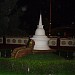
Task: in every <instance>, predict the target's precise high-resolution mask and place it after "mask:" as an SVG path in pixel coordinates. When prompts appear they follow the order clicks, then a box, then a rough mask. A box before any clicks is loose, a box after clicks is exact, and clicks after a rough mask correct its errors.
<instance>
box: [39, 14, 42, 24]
mask: <svg viewBox="0 0 75 75" xmlns="http://www.w3.org/2000/svg"><path fill="white" fill-rule="evenodd" d="M39 25H42V15H41V14H40V19H39Z"/></svg>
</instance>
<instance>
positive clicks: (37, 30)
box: [35, 28, 45, 35]
mask: <svg viewBox="0 0 75 75" xmlns="http://www.w3.org/2000/svg"><path fill="white" fill-rule="evenodd" d="M35 35H45V31H44V29H42V28H38V29H36V31H35Z"/></svg>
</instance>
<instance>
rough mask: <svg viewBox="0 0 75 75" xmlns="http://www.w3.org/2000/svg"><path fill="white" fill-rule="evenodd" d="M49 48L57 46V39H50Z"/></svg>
mask: <svg viewBox="0 0 75 75" xmlns="http://www.w3.org/2000/svg"><path fill="white" fill-rule="evenodd" d="M49 46H57V38H50V40H49Z"/></svg>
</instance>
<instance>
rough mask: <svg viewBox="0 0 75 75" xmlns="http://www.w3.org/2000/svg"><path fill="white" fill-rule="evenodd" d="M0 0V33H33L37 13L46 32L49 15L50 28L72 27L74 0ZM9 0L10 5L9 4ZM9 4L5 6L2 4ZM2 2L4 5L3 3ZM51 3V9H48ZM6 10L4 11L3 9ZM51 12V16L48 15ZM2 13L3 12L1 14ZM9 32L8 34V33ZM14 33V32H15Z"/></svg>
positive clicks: (73, 21) (74, 21) (74, 14)
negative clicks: (11, 0) (41, 18)
mask: <svg viewBox="0 0 75 75" xmlns="http://www.w3.org/2000/svg"><path fill="white" fill-rule="evenodd" d="M13 1H14V2H10V0H8V2H7V0H1V2H0V6H1V7H0V9H1V13H2V15H0V20H2V18H3V20H2V21H0V33H1V34H8V33H9V32H10V33H15V31H16V32H17V33H20V32H21V33H25V32H26V33H28V34H34V33H35V30H36V28H37V25H38V22H39V15H40V13H41V14H42V17H43V25H44V29H45V30H46V32H48V30H49V25H50V17H51V23H52V25H51V29H53V28H57V27H64V26H66V27H74V23H75V4H74V0H51V3H50V0H13ZM9 2H10V3H11V5H9ZM4 3H5V4H7V5H9V6H8V7H6V6H5V7H6V9H7V10H9V11H8V12H6V11H7V10H6V9H5V7H3V6H2V4H4ZM5 4H4V5H5ZM50 4H51V11H50ZM3 9H4V11H3ZM5 10H6V11H5ZM50 12H51V16H50ZM3 13H4V14H3ZM5 17H7V19H8V20H7V21H8V22H6V23H5V24H4V22H5V21H6V19H5ZM10 33H9V34H10ZM15 34H16V33H15Z"/></svg>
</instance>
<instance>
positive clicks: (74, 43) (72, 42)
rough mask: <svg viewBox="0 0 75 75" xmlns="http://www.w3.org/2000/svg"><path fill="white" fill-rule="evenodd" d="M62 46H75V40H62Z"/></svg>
mask: <svg viewBox="0 0 75 75" xmlns="http://www.w3.org/2000/svg"><path fill="white" fill-rule="evenodd" d="M60 46H75V39H73V38H72V39H68V38H61V39H60Z"/></svg>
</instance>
